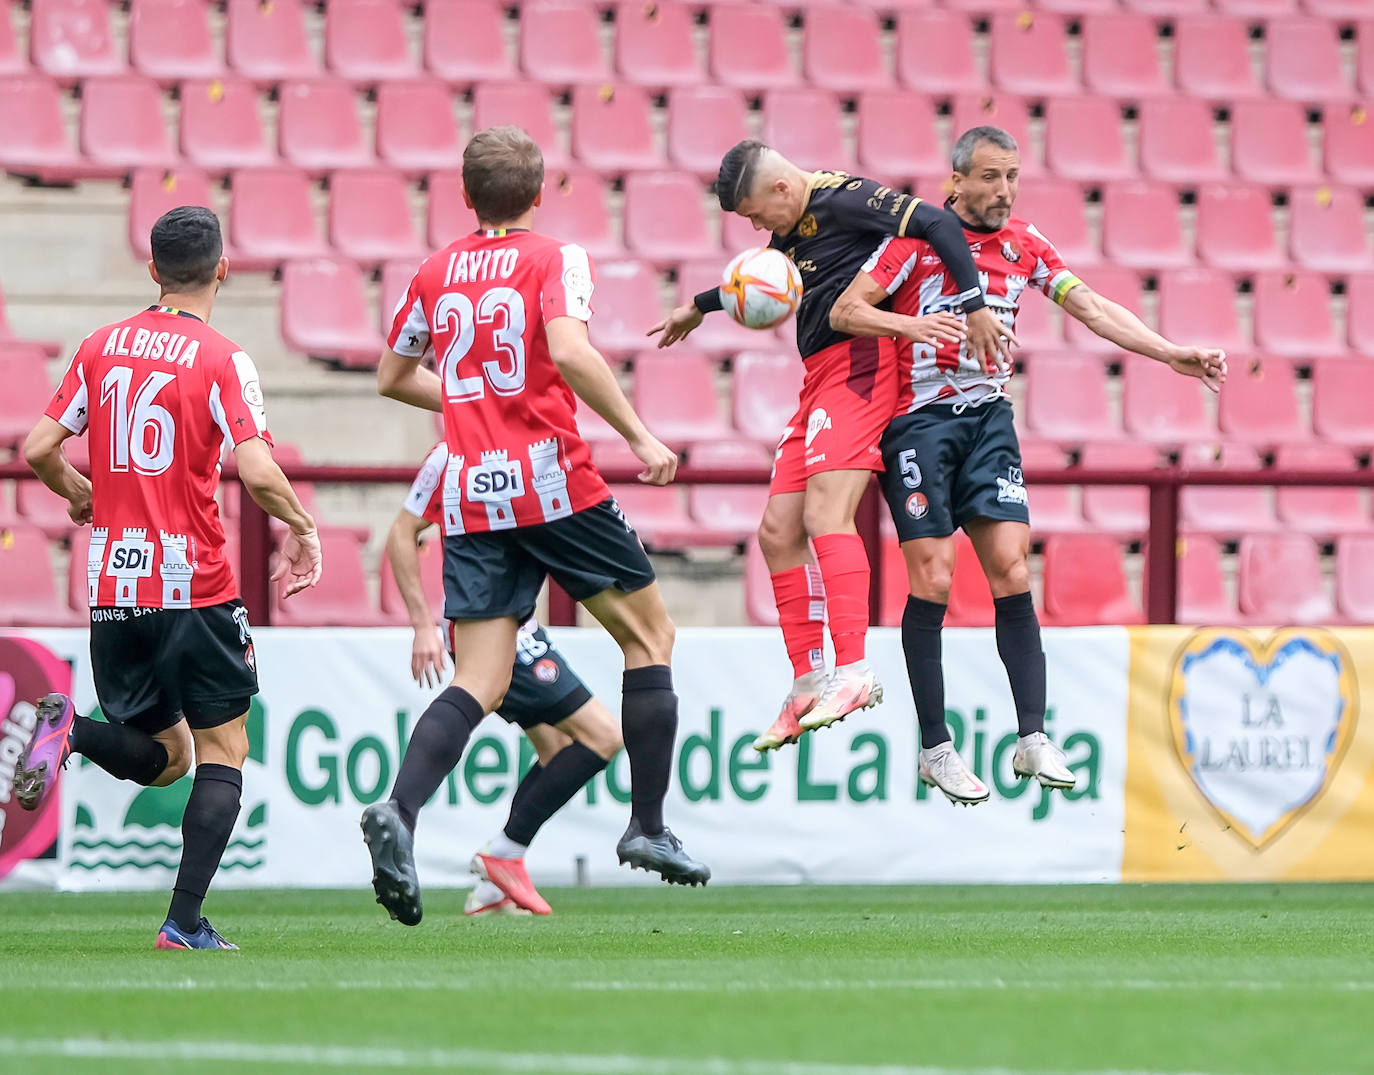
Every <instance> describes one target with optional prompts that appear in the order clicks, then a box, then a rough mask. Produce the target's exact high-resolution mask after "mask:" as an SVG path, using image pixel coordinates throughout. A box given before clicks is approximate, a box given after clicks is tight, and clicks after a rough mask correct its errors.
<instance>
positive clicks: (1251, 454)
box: [1178, 443, 1278, 536]
mask: <svg viewBox="0 0 1374 1075" xmlns="http://www.w3.org/2000/svg"><path fill="white" fill-rule="evenodd" d="M1179 465H1180V466H1181V467H1184V468H1185V469H1193V470H1217V469H1222V470H1247V471H1251V470H1253V471H1258V470H1259V469H1260V459H1259V456H1258V455H1257V454H1256V452H1255V449H1254V448H1251V447H1249V446H1247V445H1244V444H1235V443H1230V444H1222V445H1219V446H1218V445H1208V444H1203V443H1193V444H1189V445H1187V446H1186V447H1185V448H1184V450H1183V451H1182V452H1181V453H1180V456H1179ZM1257 480H1258V481H1261V482H1262V481H1263V478H1257ZM1178 502H1179V521H1180V523H1181V525H1182V526H1183V527H1184V529H1187V530H1193V531H1198V532H1202V533H1208V534H1220V535H1231V536H1234V535H1235V534H1241V533H1245V532H1247V531H1268V530H1273V529H1274V528H1275V527H1277V526H1278V520H1277V518H1276V517H1275V515H1274V505H1273V494H1272V493H1271V492H1270V490H1269V489H1268V488H1266V487H1265V486H1263V485H1185V486H1184V487H1183V488H1182V490H1180V492H1179V498H1178Z"/></svg>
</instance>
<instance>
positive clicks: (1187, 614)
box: [1175, 534, 1239, 625]
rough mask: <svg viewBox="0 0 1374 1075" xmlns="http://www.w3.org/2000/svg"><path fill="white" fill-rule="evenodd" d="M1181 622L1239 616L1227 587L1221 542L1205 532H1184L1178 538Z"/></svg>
mask: <svg viewBox="0 0 1374 1075" xmlns="http://www.w3.org/2000/svg"><path fill="white" fill-rule="evenodd" d="M1177 594H1178V599H1177V604H1176V605H1175V615H1176V617H1177V619H1178V622H1179V623H1198V624H1218V625H1225V624H1232V623H1235V622H1236V621H1237V620H1238V619H1239V611H1238V610H1237V609H1236V604H1235V601H1234V600H1232V598H1231V595H1230V594H1229V593H1228V592H1227V589H1226V572H1225V570H1224V568H1223V567H1222V564H1221V545H1220V544H1219V543H1218V542H1217V540H1216V539H1215V538H1211V537H1208V536H1207V535H1205V534H1184V535H1182V536H1180V537H1179V539H1178V591H1177Z"/></svg>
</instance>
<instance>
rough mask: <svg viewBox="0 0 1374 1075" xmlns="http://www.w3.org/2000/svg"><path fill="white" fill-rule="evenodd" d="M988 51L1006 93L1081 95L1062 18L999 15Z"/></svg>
mask: <svg viewBox="0 0 1374 1075" xmlns="http://www.w3.org/2000/svg"><path fill="white" fill-rule="evenodd" d="M988 47H989V49H990V55H989V60H988V68H989V71H990V72H991V74H992V83H993V85H994V86H996V87H997V88H998V89H1000V90H1002V91H1003V92H1005V93H1019V94H1023V95H1024V96H1027V97H1048V96H1053V95H1055V94H1061V93H1062V94H1072V93H1077V92H1079V85H1078V79H1077V78H1076V77H1075V76H1074V73H1073V68H1072V67H1070V66H1069V46H1068V34H1067V32H1066V30H1065V26H1064V19H1063V18H1062V17H1061V16H1058V15H1050V14H1045V15H1032V14H1031V13H1030V12H1028V11H999V12H998V13H997V14H996V15H994V16H993V19H992V34H991V35H990V37H989V40H988ZM956 137H957V132H956Z"/></svg>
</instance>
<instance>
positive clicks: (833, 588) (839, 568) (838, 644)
mask: <svg viewBox="0 0 1374 1075" xmlns="http://www.w3.org/2000/svg"><path fill="white" fill-rule="evenodd" d="M811 544H812V546H813V547H814V548H815V550H816V561H817V563H819V564H820V568H821V577H822V578H823V579H824V580H825V602H826V609H827V610H828V612H829V613H830V640H831V641H832V642H833V643H834V644H835V664H836V665H843V664H853V663H854V662H855V661H862V660H863V659H864V636H865V635H866V634H867V633H868V553H867V552H866V551H865V549H864V542H863V538H861V537H859V535H858V534H822V535H821V536H820V537H817V538H812V539H811Z"/></svg>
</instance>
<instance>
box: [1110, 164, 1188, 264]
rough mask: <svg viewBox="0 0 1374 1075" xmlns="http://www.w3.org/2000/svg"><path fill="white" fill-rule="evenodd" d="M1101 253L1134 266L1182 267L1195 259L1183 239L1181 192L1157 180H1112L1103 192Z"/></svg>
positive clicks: (1111, 260) (1115, 260)
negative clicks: (1135, 181) (1180, 213)
mask: <svg viewBox="0 0 1374 1075" xmlns="http://www.w3.org/2000/svg"><path fill="white" fill-rule="evenodd" d="M1102 254H1103V257H1105V258H1106V259H1107V261H1109V262H1111V263H1113V264H1116V265H1124V266H1126V267H1127V268H1133V269H1180V268H1184V267H1186V266H1188V265H1191V264H1192V263H1193V255H1192V252H1191V251H1190V250H1189V249H1188V247H1187V245H1186V244H1185V243H1184V241H1183V223H1182V220H1181V219H1180V217H1179V211H1178V194H1177V193H1176V192H1175V190H1174V188H1173V187H1169V186H1164V185H1162V184H1158V183H1113V184H1111V185H1110V186H1108V187H1107V188H1106V190H1105V191H1104V192H1103V195H1102Z"/></svg>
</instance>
